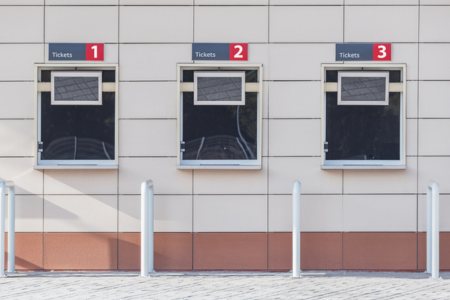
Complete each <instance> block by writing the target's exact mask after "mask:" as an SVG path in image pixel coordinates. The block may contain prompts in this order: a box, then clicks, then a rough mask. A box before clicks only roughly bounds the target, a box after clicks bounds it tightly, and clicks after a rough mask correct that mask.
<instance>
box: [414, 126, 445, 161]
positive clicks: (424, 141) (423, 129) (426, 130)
mask: <svg viewBox="0 0 450 300" xmlns="http://www.w3.org/2000/svg"><path fill="white" fill-rule="evenodd" d="M449 126H450V119H421V120H419V154H420V155H450V131H449V130H448V128H449Z"/></svg>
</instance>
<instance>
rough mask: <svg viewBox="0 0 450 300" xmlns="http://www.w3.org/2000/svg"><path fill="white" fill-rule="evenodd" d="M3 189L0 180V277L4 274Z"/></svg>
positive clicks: (4, 200)
mask: <svg viewBox="0 0 450 300" xmlns="http://www.w3.org/2000/svg"><path fill="white" fill-rule="evenodd" d="M5 189H6V184H5V182H4V181H0V277H4V276H5V209H6V194H5Z"/></svg>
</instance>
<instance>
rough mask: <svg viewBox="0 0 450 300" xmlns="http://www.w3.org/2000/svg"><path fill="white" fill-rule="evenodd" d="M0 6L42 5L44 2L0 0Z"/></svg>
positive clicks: (38, 0)
mask: <svg viewBox="0 0 450 300" xmlns="http://www.w3.org/2000/svg"><path fill="white" fill-rule="evenodd" d="M0 5H44V0H0Z"/></svg>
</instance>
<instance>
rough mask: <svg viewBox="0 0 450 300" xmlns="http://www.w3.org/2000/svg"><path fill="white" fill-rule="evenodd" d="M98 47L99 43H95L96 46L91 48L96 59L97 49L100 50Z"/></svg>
mask: <svg viewBox="0 0 450 300" xmlns="http://www.w3.org/2000/svg"><path fill="white" fill-rule="evenodd" d="M97 48H98V46H97V45H94V46H92V47H91V50H93V51H94V58H95V59H96V58H97V57H98V54H97V51H98V50H97Z"/></svg>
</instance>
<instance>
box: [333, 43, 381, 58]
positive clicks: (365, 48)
mask: <svg viewBox="0 0 450 300" xmlns="http://www.w3.org/2000/svg"><path fill="white" fill-rule="evenodd" d="M372 47H373V46H372V44H336V61H349V60H350V61H351V60H372V56H373V55H372Z"/></svg>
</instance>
